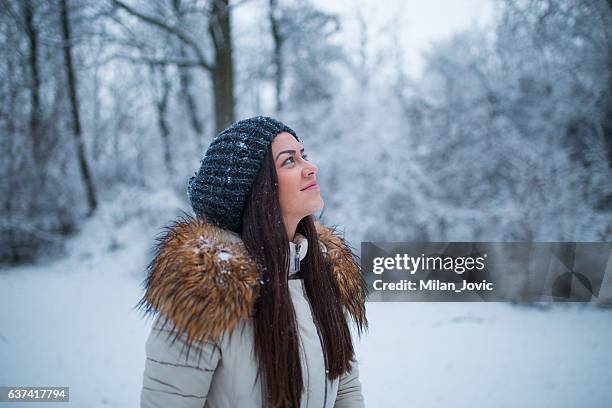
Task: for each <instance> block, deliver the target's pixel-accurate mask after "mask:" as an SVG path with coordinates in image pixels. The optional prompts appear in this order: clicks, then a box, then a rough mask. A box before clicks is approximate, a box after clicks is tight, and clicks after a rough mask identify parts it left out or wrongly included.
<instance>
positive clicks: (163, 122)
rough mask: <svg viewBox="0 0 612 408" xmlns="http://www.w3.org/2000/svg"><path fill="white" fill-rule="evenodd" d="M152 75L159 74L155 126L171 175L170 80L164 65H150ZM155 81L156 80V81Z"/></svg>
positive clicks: (167, 168) (172, 168)
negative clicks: (156, 66) (168, 115)
mask: <svg viewBox="0 0 612 408" xmlns="http://www.w3.org/2000/svg"><path fill="white" fill-rule="evenodd" d="M151 71H152V72H153V75H156V74H158V75H159V79H160V80H159V96H158V98H157V100H156V101H155V107H156V108H157V127H158V128H159V134H160V135H161V138H162V143H163V146H164V164H165V165H166V170H168V174H169V175H170V176H172V175H173V174H174V167H173V166H172V156H171V153H170V149H171V147H170V126H168V120H167V117H166V116H167V111H168V98H169V96H170V80H169V79H168V75H167V74H166V67H159V68H158V69H156V68H155V67H154V66H151ZM156 82H157V81H156Z"/></svg>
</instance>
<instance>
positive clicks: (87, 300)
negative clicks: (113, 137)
mask: <svg viewBox="0 0 612 408" xmlns="http://www.w3.org/2000/svg"><path fill="white" fill-rule="evenodd" d="M170 197H171V195H170V194H168V195H167V196H166V195H164V194H163V193H160V195H158V196H156V197H153V198H152V197H150V196H148V198H147V200H151V199H154V200H153V201H148V203H149V204H150V203H151V202H155V199H156V200H157V201H158V202H163V204H164V205H165V206H166V207H165V208H176V207H179V206H180V203H178V202H176V201H173V200H172V199H170ZM134 199H137V197H132V196H130V195H129V194H128V195H126V196H124V197H123V198H122V200H124V201H125V200H128V201H132V200H134ZM123 204H124V202H123V203H122V202H121V200H119V202H115V204H114V205H116V206H121V205H123ZM173 205H175V207H172V206H173ZM113 208H116V207H113V206H111V207H109V208H106V209H103V210H102V211H101V215H99V216H98V217H96V218H95V219H93V220H90V221H89V222H88V223H86V224H85V225H84V228H83V230H82V231H81V233H80V234H79V235H78V236H77V237H75V238H74V239H73V240H71V242H70V243H69V254H68V256H66V257H65V258H63V259H59V260H56V261H46V262H45V263H44V264H41V265H38V266H31V267H20V268H12V269H8V270H2V271H0V385H7V386H8V385H11V386H24V385H29V386H69V387H70V399H71V402H70V403H69V405H70V406H77V407H87V408H90V407H91V408H93V407H109V406H111V407H136V406H138V402H139V395H140V387H141V381H142V371H143V368H144V342H145V339H146V336H147V334H148V330H149V325H150V322H149V321H143V320H141V319H140V317H139V314H138V313H137V312H135V311H134V310H133V309H132V307H133V306H134V305H135V303H136V302H137V301H138V299H139V297H140V295H141V287H140V283H141V280H142V278H143V269H144V265H146V263H147V262H148V260H149V256H150V254H149V252H148V250H149V248H150V246H151V244H152V237H153V236H154V235H155V231H156V228H157V227H158V224H156V221H153V220H151V219H147V217H139V218H136V217H134V219H133V220H131V219H118V218H117V216H116V214H118V212H116V211H113ZM172 211H173V210H172ZM109 247H110V248H113V247H114V248H115V249H114V250H112V249H109ZM367 306H368V307H367V313H368V319H369V321H370V330H369V332H368V333H367V334H366V335H365V336H364V337H363V338H362V339H361V340H360V341H358V343H357V352H358V358H359V360H360V376H361V381H362V385H363V391H364V395H365V398H366V405H367V406H369V407H421V408H423V407H497V408H502V407H517V406H524V407H556V408H559V407H612V347H611V346H612V311H610V310H602V309H593V308H582V307H579V306H577V305H563V306H555V307H553V308H551V309H548V310H537V309H530V308H523V307H516V306H511V305H509V304H503V303H368V305H367ZM9 405H10V406H16V405H14V404H2V403H0V406H9ZM24 405H25V404H21V405H19V406H24ZM47 405H48V406H52V407H58V406H60V405H61V404H60V405H58V404H43V403H38V404H35V406H37V407H42V406H47Z"/></svg>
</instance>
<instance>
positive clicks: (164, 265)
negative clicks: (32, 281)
mask: <svg viewBox="0 0 612 408" xmlns="http://www.w3.org/2000/svg"><path fill="white" fill-rule="evenodd" d="M317 231H318V235H319V242H320V244H321V248H322V249H323V251H324V254H325V256H326V257H329V259H330V260H331V261H332V265H333V267H332V273H333V276H334V277H335V281H336V283H337V284H338V287H339V292H340V293H341V299H340V300H341V302H342V304H343V305H344V310H345V311H346V312H347V316H350V317H351V318H352V319H353V321H354V322H360V323H366V324H367V321H366V318H365V304H364V302H365V285H364V283H363V279H362V277H361V273H360V271H359V268H358V266H357V264H356V263H355V261H354V259H353V257H352V255H351V254H350V251H349V250H348V248H347V247H346V245H345V243H344V241H343V240H342V239H341V238H339V237H338V236H337V235H335V234H334V232H333V231H332V230H330V229H328V228H327V227H324V226H323V225H321V224H319V223H317ZM289 246H290V255H291V257H290V259H291V260H292V262H290V270H289V273H290V280H289V281H288V283H289V291H290V295H291V300H292V302H293V306H294V309H295V314H296V318H297V324H298V331H299V337H300V356H301V365H302V373H303V374H302V375H303V378H304V388H305V389H304V392H303V394H302V398H301V407H308V408H310V407H313V408H314V407H316V408H321V407H352V408H357V407H364V399H363V395H362V391H361V383H360V381H359V369H358V365H357V362H353V363H352V370H351V371H350V372H349V373H346V374H345V375H343V376H342V377H341V378H339V379H335V380H333V381H330V380H329V379H327V378H326V375H325V363H324V359H323V352H322V348H321V343H320V340H319V336H318V333H317V329H316V326H315V324H314V321H313V317H312V313H311V309H310V303H309V301H308V298H307V296H306V292H305V290H304V281H303V280H302V279H293V278H295V277H296V276H298V275H294V276H292V275H293V274H294V273H296V272H297V270H299V263H300V261H301V260H302V259H303V258H304V257H305V256H306V252H307V250H308V240H306V238H305V237H304V236H302V235H300V234H296V239H294V242H292V243H290V244H289ZM148 269H149V274H148V277H147V279H146V281H145V289H146V292H145V296H144V297H143V298H142V300H141V301H140V302H139V305H138V306H139V307H140V308H142V309H144V311H145V313H146V314H154V315H155V320H154V322H153V328H152V330H151V333H150V335H149V338H148V339H147V342H146V362H145V370H144V373H143V386H142V392H141V402H140V406H141V407H142V408H153V407H160V408H161V407H164V408H170V407H172V408H187V407H189V408H191V407H193V408H195V407H198V408H201V407H211V408H213V407H215V408H217V407H218V408H221V407H223V408H225V407H239V408H249V407H254V408H255V407H262V406H263V405H262V393H261V383H260V379H259V378H258V369H257V361H256V359H255V355H254V350H253V324H252V319H251V317H252V306H253V303H254V300H255V299H256V297H257V293H258V289H259V273H258V271H257V268H256V266H255V265H254V263H253V262H252V261H251V260H250V258H249V256H248V253H247V252H246V249H245V248H244V245H243V243H242V240H241V239H240V236H239V235H238V234H235V233H233V232H230V231H227V230H223V229H220V228H217V227H215V226H212V225H209V224H205V223H203V222H202V221H200V220H198V219H195V218H191V217H187V218H183V219H181V220H180V221H177V222H175V223H174V224H173V225H172V226H170V227H167V229H166V234H165V235H164V236H163V237H162V238H160V239H159V242H158V245H157V247H156V255H155V258H154V259H153V261H152V262H151V264H150V265H149V268H148Z"/></svg>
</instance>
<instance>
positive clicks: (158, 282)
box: [136, 215, 367, 345]
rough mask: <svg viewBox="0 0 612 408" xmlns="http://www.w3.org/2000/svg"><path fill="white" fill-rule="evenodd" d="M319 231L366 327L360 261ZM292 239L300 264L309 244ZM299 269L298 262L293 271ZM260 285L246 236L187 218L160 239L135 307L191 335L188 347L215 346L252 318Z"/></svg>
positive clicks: (344, 298) (342, 288)
mask: <svg viewBox="0 0 612 408" xmlns="http://www.w3.org/2000/svg"><path fill="white" fill-rule="evenodd" d="M315 226H316V228H317V238H318V240H319V244H320V247H321V250H322V252H323V254H324V257H325V258H326V259H327V260H328V261H329V262H330V264H331V268H330V270H331V274H332V281H333V282H334V283H335V285H336V286H337V289H338V294H339V298H340V301H341V303H342V305H343V306H344V308H345V309H346V311H347V312H348V314H349V315H350V317H351V318H352V319H353V321H354V322H355V323H357V326H358V328H360V329H361V327H365V326H367V319H366V316H365V298H366V295H367V293H366V286H365V282H364V280H363V277H362V275H361V269H360V267H359V265H358V263H357V260H356V258H355V257H354V255H353V254H352V252H351V250H350V247H349V246H348V245H347V244H346V242H345V241H344V239H343V238H341V237H340V236H339V235H338V234H337V233H336V231H335V228H328V227H325V226H324V225H322V224H321V223H320V222H319V221H316V222H315ZM293 241H294V242H291V243H290V244H289V245H290V254H291V255H293V256H295V255H296V254H299V257H300V261H301V260H302V259H304V257H305V256H306V253H307V249H308V240H307V239H306V237H304V236H303V235H301V234H299V235H297V234H296V237H295V238H294V240H293ZM298 245H299V246H298ZM293 259H295V258H293ZM296 265H299V262H298V263H297V264H295V263H294V265H293V268H292V269H293V270H294V272H295V270H296V268H297V266H296ZM290 271H291V266H290ZM260 284H261V282H260V278H259V271H258V267H257V265H256V263H255V262H254V261H253V260H252V259H251V257H250V256H249V254H248V252H247V250H246V248H245V247H244V244H243V242H242V239H241V238H240V235H238V234H236V233H234V232H231V231H228V230H224V229H221V228H219V227H216V226H214V225H212V224H208V223H206V222H204V221H202V220H200V219H199V218H194V217H192V216H190V215H183V216H181V217H179V218H178V219H177V220H175V221H173V222H172V223H171V224H170V225H168V226H166V227H164V229H163V232H162V234H161V235H160V236H159V237H158V238H157V242H156V244H155V247H154V257H153V259H152V261H151V262H150V263H149V265H148V266H147V277H146V278H145V280H144V282H143V286H144V289H145V293H144V295H143V297H142V298H141V299H140V301H139V302H138V304H137V305H136V308H137V309H139V310H140V311H141V312H143V313H144V314H145V315H153V314H156V313H159V314H160V315H162V317H164V318H165V319H164V320H165V321H164V326H166V323H169V322H171V324H170V329H169V331H170V332H171V333H174V335H175V338H176V337H179V336H182V335H186V337H187V339H186V342H187V344H188V345H190V344H192V343H193V342H194V341H206V340H208V341H216V340H218V339H219V337H220V336H221V334H222V333H223V332H226V331H227V332H231V331H232V330H233V329H234V328H235V327H236V325H237V324H238V322H239V321H240V320H242V319H248V318H249V317H251V316H252V315H253V306H254V303H255V300H256V299H257V296H258V295H259V286H260Z"/></svg>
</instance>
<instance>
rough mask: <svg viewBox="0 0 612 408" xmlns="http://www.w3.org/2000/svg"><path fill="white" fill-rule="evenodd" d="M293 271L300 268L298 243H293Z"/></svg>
mask: <svg viewBox="0 0 612 408" xmlns="http://www.w3.org/2000/svg"><path fill="white" fill-rule="evenodd" d="M293 261H294V265H295V271H296V272H297V271H299V270H300V244H295V256H294V257H293Z"/></svg>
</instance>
